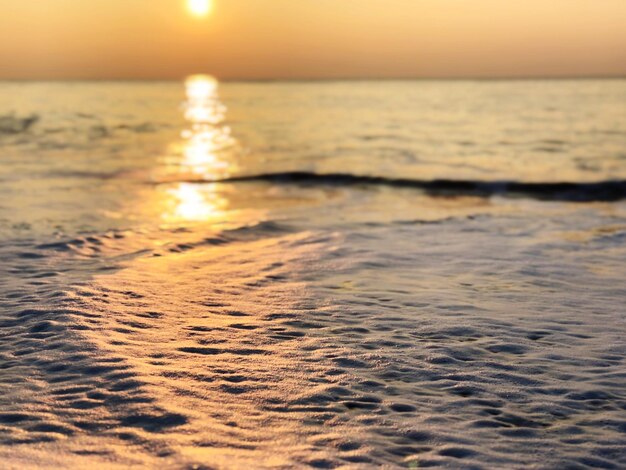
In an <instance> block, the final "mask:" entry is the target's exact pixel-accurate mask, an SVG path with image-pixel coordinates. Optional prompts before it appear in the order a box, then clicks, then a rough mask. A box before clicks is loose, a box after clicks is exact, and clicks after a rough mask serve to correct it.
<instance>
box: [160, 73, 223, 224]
mask: <svg viewBox="0 0 626 470" xmlns="http://www.w3.org/2000/svg"><path fill="white" fill-rule="evenodd" d="M218 85H219V84H218V81H217V80H216V79H215V78H213V77H211V76H209V75H192V76H190V77H188V78H187V80H186V81H185V94H186V101H185V103H184V118H185V120H186V121H187V122H188V127H187V128H186V129H185V130H183V131H182V132H181V139H182V140H181V141H180V142H179V143H178V144H176V145H175V146H174V149H175V155H176V157H175V158H176V160H177V162H178V163H177V167H178V171H177V172H176V173H177V178H178V179H184V180H189V181H191V182H194V181H198V183H191V182H183V183H179V184H178V185H176V186H175V187H174V188H171V189H169V190H168V191H167V196H168V200H167V201H166V203H165V205H166V210H165V211H164V213H163V218H164V219H165V220H168V221H172V222H173V221H181V220H185V221H190V222H201V221H208V220H214V219H216V218H219V217H220V216H221V215H223V213H224V211H225V210H226V208H227V206H228V201H227V200H226V199H225V198H224V197H222V196H221V195H219V194H218V191H217V188H216V185H215V184H210V182H211V181H217V180H220V179H223V178H225V177H227V176H228V175H229V174H230V173H231V172H232V171H233V170H234V165H233V163H232V160H231V158H232V149H233V147H234V139H233V138H232V137H231V134H230V129H229V128H228V127H227V126H226V125H224V120H225V116H226V107H225V106H224V105H223V104H222V103H221V102H220V100H219V95H218Z"/></svg>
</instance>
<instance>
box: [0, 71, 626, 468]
mask: <svg viewBox="0 0 626 470" xmlns="http://www.w3.org/2000/svg"><path fill="white" fill-rule="evenodd" d="M625 279H626V80H621V79H612V80H586V79H585V80H583V79H579V80H406V81H394V80H384V81H368V80H361V81H354V80H353V81H348V80H346V81H302V82H281V81H275V82H220V81H218V80H217V79H215V78H213V77H211V76H210V75H194V76H191V77H188V78H186V79H184V80H180V81H163V82H161V81H151V82H142V81H134V82H124V81H117V82H99V81H93V82H81V81H75V82H19V81H13V82H10V81H7V82H0V462H1V463H0V467H2V468H3V469H20V470H21V469H25V468H72V469H74V468H76V469H78V468H88V467H90V466H93V467H95V468H107V469H108V468H111V469H117V468H120V469H122V468H172V469H189V470H191V469H196V470H203V469H231V468H233V469H236V468H241V469H251V468H254V469H256V468H259V469H261V468H272V469H287V468H314V469H335V468H364V469H367V468H421V467H443V468H463V469H466V468H494V469H502V468H519V469H522V468H524V469H527V468H538V469H564V468H571V469H587V468H606V469H613V468H615V469H617V468H624V467H626V338H625V335H626V309H625V307H624V306H625V305H626V283H625V282H624V280H625Z"/></svg>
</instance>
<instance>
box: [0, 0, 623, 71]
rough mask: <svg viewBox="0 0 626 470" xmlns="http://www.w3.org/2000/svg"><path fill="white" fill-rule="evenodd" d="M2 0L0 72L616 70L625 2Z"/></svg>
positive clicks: (619, 68)
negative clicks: (193, 6) (200, 6)
mask: <svg viewBox="0 0 626 470" xmlns="http://www.w3.org/2000/svg"><path fill="white" fill-rule="evenodd" d="M214 1H215V7H214V10H213V13H212V15H211V16H210V17H208V18H204V19H198V18H194V17H192V16H191V15H189V13H188V12H187V10H186V9H185V3H186V2H185V0H0V78H27V79H31V78H32V79H60V78H176V79H178V78H180V77H183V76H185V75H188V74H191V73H198V72H205V73H212V74H214V75H217V76H218V77H220V78H246V79H254V78H338V77H363V78H366V77H517V76H524V77H526V76H596V75H602V76H604V75H611V76H616V75H617V76H624V75H626V0H214Z"/></svg>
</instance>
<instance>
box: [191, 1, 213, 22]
mask: <svg viewBox="0 0 626 470" xmlns="http://www.w3.org/2000/svg"><path fill="white" fill-rule="evenodd" d="M212 9H213V0H187V10H189V13H191V14H192V15H193V16H196V17H198V18H202V17H205V16H207V15H209V13H211V10H212Z"/></svg>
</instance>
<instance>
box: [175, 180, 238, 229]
mask: <svg viewBox="0 0 626 470" xmlns="http://www.w3.org/2000/svg"><path fill="white" fill-rule="evenodd" d="M168 195H169V196H170V197H171V204H170V207H169V208H168V209H169V210H167V211H166V212H165V213H164V218H165V219H166V220H168V221H180V220H185V221H190V222H201V221H209V220H212V219H216V218H219V217H220V216H221V215H223V213H224V210H225V209H226V206H227V205H228V202H227V201H226V199H224V198H223V197H222V196H220V195H219V194H218V193H217V192H216V190H215V188H214V186H213V185H203V186H200V185H197V184H192V183H180V184H179V185H178V186H176V187H175V188H172V189H170V190H169V191H168Z"/></svg>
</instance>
